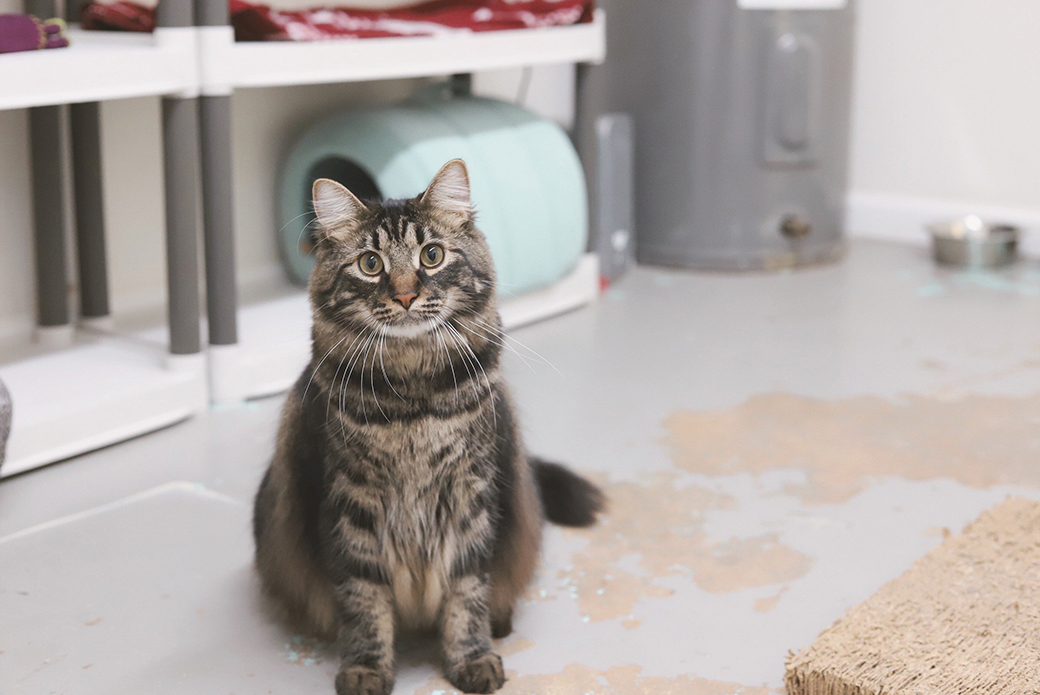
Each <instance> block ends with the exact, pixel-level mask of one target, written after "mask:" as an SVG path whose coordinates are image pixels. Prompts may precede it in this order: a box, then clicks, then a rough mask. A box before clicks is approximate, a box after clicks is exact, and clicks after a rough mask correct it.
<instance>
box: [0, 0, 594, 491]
mask: <svg viewBox="0 0 1040 695" xmlns="http://www.w3.org/2000/svg"><path fill="white" fill-rule="evenodd" d="M164 1H165V2H171V1H172V2H182V1H183V2H185V3H188V0H164ZM187 6H190V5H187ZM174 9H176V10H178V11H180V10H183V9H184V8H183V7H179V6H174ZM69 34H70V39H71V46H70V47H68V48H62V49H51V50H43V51H31V52H26V53H15V54H4V55H0V110H3V109H20V108H31V107H38V106H53V105H58V104H71V103H86V102H97V101H105V100H111V99H122V98H129V97H140V96H175V97H180V98H191V97H194V96H196V95H203V96H226V95H229V94H231V93H232V92H233V90H234V89H236V88H248V87H268V86H279V85H297V84H320V83H334V82H355V81H366V80H379V79H391V78H405V77H423V76H435V75H449V74H459V73H472V72H476V71H482V70H491V69H497V68H507V67H523V66H533V65H545V64H553V63H598V62H601V61H602V60H603V59H604V57H605V52H606V39H605V18H604V15H603V13H602V12H597V14H596V15H595V20H594V21H593V22H592V23H590V24H581V25H575V26H567V27H553V28H546V29H527V30H520V31H500V32H486V33H469V32H452V33H450V34H446V35H441V36H437V37H431V38H427V37H412V38H386V39H364V40H340V41H325V42H313V43H293V42H256V43H236V42H235V41H234V35H233V32H232V30H231V29H230V28H229V27H226V26H218V27H213V26H203V27H169V26H167V27H161V28H159V29H157V30H156V31H155V32H154V33H153V34H150V35H149V34H130V33H120V32H92V31H83V30H80V29H78V28H75V27H73V28H71V29H70V30H69ZM182 185H183V182H182ZM27 261H28V259H27ZM598 289H599V273H598V264H597V262H596V258H595V257H594V256H586V257H583V258H582V259H581V261H580V262H579V264H578V265H577V266H576V268H575V269H574V270H573V271H572V272H571V274H570V275H568V276H567V277H565V278H563V279H562V280H560V281H559V282H558V283H556V284H554V285H553V286H551V287H547V288H544V289H542V290H539V291H536V292H532V293H530V294H527V295H524V296H522V297H518V298H515V299H512V300H509V301H506V302H505V303H504V304H503V306H502V314H503V319H504V321H505V323H506V325H507V326H508V327H515V326H517V325H521V324H523V323H528V322H531V321H535V320H538V319H540V318H545V317H547V316H551V315H554V314H557V313H561V312H564V311H567V310H570V309H572V308H575V307H577V306H580V305H582V304H585V303H587V302H589V301H592V300H593V299H594V298H595V297H596V295H597V294H598ZM238 323H239V342H238V343H237V344H234V345H225V346H220V345H214V346H210V348H209V351H208V353H201V354H196V355H183V356H173V355H170V354H169V353H168V351H167V350H166V348H165V345H164V342H163V340H162V339H155V337H154V335H155V334H154V333H153V334H149V336H148V337H143V336H117V335H113V334H105V333H99V332H95V331H90V330H79V329H76V328H74V327H60V328H57V329H54V328H52V329H47V330H46V331H44V334H45V335H50V336H52V337H53V336H58V338H59V341H63V344H62V345H60V346H59V347H55V346H54V345H53V342H52V341H51V342H50V344H45V343H26V344H21V345H18V346H15V347H14V348H13V349H8V348H3V349H0V378H2V379H3V380H4V382H5V383H6V384H7V386H8V388H9V389H10V391H11V395H12V397H13V400H14V403H15V411H14V429H13V432H12V435H11V440H10V442H9V444H8V452H7V460H6V462H5V464H4V467H3V469H2V475H4V476H7V475H12V474H15V473H20V472H23V471H26V470H29V469H31V468H34V467H38V466H41V465H45V464H47V463H51V462H54V461H58V460H61V459H63V458H67V457H71V456H75V455H77V454H81V453H84V452H87V451H90V450H92V449H96V448H99V447H102V446H106V445H109V444H112V443H115V442H118V441H121V440H125V439H128V438H130V437H134V436H137V435H140V434H143V433H146V432H149V431H152V430H155V429H158V428H160V427H163V426H166V425H169V424H171V423H174V422H177V421H178V420H181V419H184V418H187V417H190V416H191V415H192V414H194V413H197V412H199V411H200V410H202V409H203V408H205V407H206V404H207V402H208V401H209V400H210V399H214V400H241V399H243V398H249V397H256V396H261V395H269V394H272V393H277V392H279V391H282V390H284V389H286V388H288V387H289V386H290V385H291V384H292V383H293V381H294V380H295V379H296V377H297V375H298V374H299V372H300V370H301V369H302V367H303V366H304V364H306V361H307V359H308V356H309V350H310V345H309V343H310V309H309V306H308V302H307V297H306V294H305V293H303V292H300V293H296V294H293V295H290V296H287V297H284V298H282V299H279V300H275V301H268V302H263V303H259V304H254V305H251V306H246V307H243V308H240V309H239V311H238ZM159 333H161V334H163V335H165V333H164V332H162V331H160V332H159ZM62 336H64V337H63V338H62ZM68 336H71V338H69V337H68ZM207 365H208V375H207ZM207 376H208V382H207Z"/></svg>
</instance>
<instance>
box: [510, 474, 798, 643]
mask: <svg viewBox="0 0 1040 695" xmlns="http://www.w3.org/2000/svg"><path fill="white" fill-rule="evenodd" d="M604 487H605V491H606V493H607V496H608V498H609V500H610V507H609V511H608V513H607V514H606V515H605V517H604V518H603V519H602V520H601V522H600V523H599V524H598V525H596V526H595V527H593V528H591V529H587V530H581V531H570V532H568V533H573V534H577V535H579V536H581V537H583V538H585V539H587V541H588V542H587V544H586V545H585V546H584V547H583V548H581V549H580V550H577V551H576V552H574V553H573V555H572V556H571V562H570V564H568V565H567V566H565V567H563V568H561V569H560V570H558V571H557V573H556V578H555V580H556V581H555V584H554V585H549V586H546V585H536V586H535V587H534V588H533V589H532V590H531V592H530V593H529V598H531V599H533V600H552V599H557V598H570V599H572V600H576V601H577V602H578V605H579V608H580V611H581V614H582V619H583V620H584V621H585V622H600V621H604V620H615V619H619V618H620V619H623V626H624V627H626V628H629V629H633V628H635V627H637V626H638V625H639V623H638V622H637V621H636V619H635V618H634V617H633V616H632V611H633V610H634V608H635V607H636V604H637V603H638V602H640V601H642V600H647V599H663V598H667V597H669V596H671V595H673V593H674V591H673V589H671V588H668V587H666V586H662V585H661V583H660V580H661V579H662V578H665V577H679V578H686V579H688V580H690V581H691V582H693V583H694V584H696V585H697V586H698V587H700V588H701V589H703V590H705V591H708V592H711V593H727V592H733V591H740V590H742V589H748V588H754V587H762V586H770V585H779V584H784V583H786V582H789V581H791V580H793V579H797V578H799V577H802V576H804V575H805V574H806V573H807V572H808V571H809V569H810V567H811V566H812V558H810V557H809V556H807V555H804V554H802V553H800V552H797V551H795V550H793V549H792V548H789V547H787V546H785V545H784V544H783V543H781V542H780V540H779V538H778V537H777V536H776V535H773V534H765V535H758V536H752V537H748V538H730V539H721V540H720V539H714V538H711V537H709V536H708V535H707V534H706V533H705V532H704V529H703V524H704V513H705V512H708V511H711V510H718V509H733V508H735V506H736V503H735V501H734V500H733V499H732V498H731V497H729V496H727V495H721V494H718V493H715V492H712V491H710V490H706V489H704V488H702V487H698V486H695V485H685V484H680V475H679V474H675V473H662V474H657V475H655V476H652V477H647V478H645V479H643V480H641V481H639V482H624V483H614V484H606V485H605V486H604Z"/></svg>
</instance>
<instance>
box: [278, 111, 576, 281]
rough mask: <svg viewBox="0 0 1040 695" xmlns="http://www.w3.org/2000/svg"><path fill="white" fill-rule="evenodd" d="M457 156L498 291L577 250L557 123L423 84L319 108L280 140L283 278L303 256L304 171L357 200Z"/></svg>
mask: <svg viewBox="0 0 1040 695" xmlns="http://www.w3.org/2000/svg"><path fill="white" fill-rule="evenodd" d="M456 157H460V158H462V159H464V160H465V161H466V164H467V165H468V167H469V172H470V179H471V184H472V193H473V202H474V205H475V206H476V210H477V225H478V227H479V228H480V229H481V231H483V232H484V234H485V235H486V236H487V238H488V243H489V245H490V246H491V252H492V253H493V254H494V257H495V265H496V268H497V271H498V279H499V292H500V294H502V295H504V296H514V295H518V294H522V293H524V292H527V291H530V290H533V289H537V288H539V287H544V286H546V285H549V284H551V283H553V282H554V281H556V280H557V279H559V278H561V277H563V276H564V275H565V274H567V272H568V271H569V270H571V268H573V267H574V265H575V264H576V263H577V262H578V259H579V258H580V257H581V255H582V253H583V252H584V251H585V246H586V241H587V238H588V209H587V199H586V195H585V178H584V174H583V172H582V168H581V162H580V161H579V160H578V156H577V154H576V153H575V151H574V147H573V146H572V145H571V142H570V139H569V138H568V137H567V135H566V133H564V131H563V130H562V129H561V128H560V127H559V126H557V125H556V124H555V123H553V122H551V121H548V120H545V119H542V118H539V117H537V116H535V115H533V114H531V113H530V112H528V111H525V110H524V109H521V108H519V107H517V106H514V105H512V104H507V103H504V102H500V101H493V100H489V99H478V98H471V97H462V98H459V97H455V98H445V97H443V96H441V95H440V94H436V93H426V94H424V95H422V96H420V97H418V98H415V99H413V100H411V101H409V102H406V103H404V104H401V105H397V106H391V107H381V108H372V109H357V110H351V111H347V112H344V113H341V114H337V115H335V116H333V117H331V118H327V119H325V120H323V121H321V122H319V123H317V124H315V125H314V126H312V127H311V128H310V129H309V130H308V131H307V132H306V133H305V134H304V135H303V137H301V138H300V140H299V141H298V142H297V143H296V144H295V145H294V146H293V148H292V149H291V150H290V152H289V155H288V158H287V159H286V161H285V165H284V168H283V170H282V177H281V182H280V186H281V191H280V206H279V207H280V209H279V217H280V221H279V226H280V227H281V231H280V232H279V239H278V244H279V248H280V251H281V254H282V259H283V261H284V263H285V267H286V270H287V272H288V274H289V277H290V278H291V279H292V280H293V282H295V283H297V284H304V283H306V281H307V278H308V276H309V275H310V271H311V267H312V266H313V264H314V260H313V258H312V256H311V254H310V251H311V244H310V235H309V232H308V231H307V229H308V228H307V225H308V223H309V222H310V221H311V220H313V212H312V210H311V201H310V195H311V183H312V182H313V181H314V180H315V179H317V178H322V177H324V178H330V179H333V180H335V181H339V182H340V183H342V184H343V185H345V186H346V187H347V188H349V189H350V190H351V191H353V192H354V193H355V194H357V195H358V196H359V197H361V198H362V199H364V198H410V197H412V196H415V195H417V194H418V193H420V192H421V191H422V190H423V189H424V187H425V186H426V184H427V183H428V182H429V181H430V179H431V178H433V175H434V174H435V173H437V170H438V169H440V167H441V165H443V164H444V163H445V162H447V161H448V160H450V159H454V158H456Z"/></svg>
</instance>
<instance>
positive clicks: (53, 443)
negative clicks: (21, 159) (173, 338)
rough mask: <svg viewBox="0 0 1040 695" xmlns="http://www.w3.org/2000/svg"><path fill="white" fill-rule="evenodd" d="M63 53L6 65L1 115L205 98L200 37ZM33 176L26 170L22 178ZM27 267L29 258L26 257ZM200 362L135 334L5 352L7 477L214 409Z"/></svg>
mask: <svg viewBox="0 0 1040 695" xmlns="http://www.w3.org/2000/svg"><path fill="white" fill-rule="evenodd" d="M69 38H70V44H71V45H70V46H69V47H67V48H58V49H48V50H42V51H27V52H24V53H10V54H3V55H0V109H20V108H30V107H37V106H54V105H58V104H72V103H82V102H93V101H104V100H110V99H122V98H128V97H139V96H169V95H178V96H193V95H195V94H197V92H198V86H199V81H198V63H197V57H198V51H197V48H196V38H197V32H196V30H195V28H194V27H184V28H160V29H157V30H156V31H155V33H154V34H126V33H119V32H100V31H83V30H80V29H78V28H75V27H73V28H70V30H69ZM26 175H28V172H26ZM26 262H27V263H28V262H31V259H26ZM205 360H206V358H205V355H204V354H198V355H185V356H172V355H170V354H169V353H168V351H167V349H166V346H165V345H164V344H162V343H154V342H148V341H146V340H142V339H140V337H136V336H116V335H111V334H104V333H99V332H95V331H93V330H81V329H80V328H79V327H77V326H74V325H69V326H62V327H57V328H47V329H43V330H41V331H38V332H37V334H36V335H35V337H34V338H32V339H30V338H26V340H25V341H21V342H20V343H18V344H13V345H6V346H5V347H4V348H3V349H0V379H3V381H4V382H5V383H6V385H7V387H8V389H9V390H10V392H11V396H12V399H13V402H14V421H13V430H12V432H11V439H10V441H9V442H8V448H7V458H6V461H5V462H4V466H3V468H2V472H0V475H3V476H9V475H13V474H16V473H21V472H24V471H26V470H29V469H32V468H36V467H38V466H41V465H45V464H48V463H52V462H54V461H58V460H61V459H64V458H68V457H71V456H75V455H77V454H82V453H85V452H87V451H91V450H93V449H97V448H99V447H103V446H107V445H109V444H113V443H115V442H119V441H123V440H125V439H129V438H131V437H134V436H137V435H140V434H143V433H145V432H149V431H153V430H155V429H158V428H161V427H164V426H166V425H169V424H171V423H174V422H177V421H178V420H182V419H184V418H187V417H190V416H191V415H192V414H194V413H197V412H199V411H201V410H203V409H205V408H206V407H207V403H208V390H207V383H206V361H205Z"/></svg>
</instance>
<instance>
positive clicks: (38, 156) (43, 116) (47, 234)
mask: <svg viewBox="0 0 1040 695" xmlns="http://www.w3.org/2000/svg"><path fill="white" fill-rule="evenodd" d="M61 108H62V107H60V106H38V107H36V108H33V109H29V141H30V150H31V153H32V154H31V156H32V186H33V223H34V231H35V244H36V312H37V322H38V324H39V325H40V326H42V327H53V326H64V325H67V324H68V323H69V303H68V269H67V267H66V261H65V195H64V192H65V180H64V176H63V174H64V169H65V167H64V165H63V164H64V162H63V157H62V146H61V143H62V123H61Z"/></svg>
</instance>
